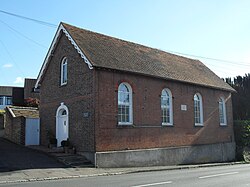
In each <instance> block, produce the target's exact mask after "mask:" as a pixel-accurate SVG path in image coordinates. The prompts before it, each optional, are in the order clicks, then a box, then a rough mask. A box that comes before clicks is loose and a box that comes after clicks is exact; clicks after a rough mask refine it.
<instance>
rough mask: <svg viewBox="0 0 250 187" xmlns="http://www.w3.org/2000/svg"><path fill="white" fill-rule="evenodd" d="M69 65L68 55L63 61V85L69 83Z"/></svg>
mask: <svg viewBox="0 0 250 187" xmlns="http://www.w3.org/2000/svg"><path fill="white" fill-rule="evenodd" d="M67 66H68V60H67V58H66V57H64V58H63V60H62V63H61V85H65V84H67V80H68V77H67V76H68V75H67V71H68V67H67Z"/></svg>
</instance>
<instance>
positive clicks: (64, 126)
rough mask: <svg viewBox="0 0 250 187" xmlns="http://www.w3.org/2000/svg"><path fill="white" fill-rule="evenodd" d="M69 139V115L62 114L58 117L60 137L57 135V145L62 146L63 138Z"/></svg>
mask: <svg viewBox="0 0 250 187" xmlns="http://www.w3.org/2000/svg"><path fill="white" fill-rule="evenodd" d="M67 139H68V116H67V115H60V116H59V117H58V137H57V142H58V143H57V144H58V145H57V146H61V142H62V141H63V140H67Z"/></svg>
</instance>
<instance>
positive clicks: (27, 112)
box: [7, 106, 39, 118]
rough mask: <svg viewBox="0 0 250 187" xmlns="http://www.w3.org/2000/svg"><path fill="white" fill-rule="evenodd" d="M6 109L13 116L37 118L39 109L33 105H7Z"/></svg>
mask: <svg viewBox="0 0 250 187" xmlns="http://www.w3.org/2000/svg"><path fill="white" fill-rule="evenodd" d="M7 110H9V112H10V113H11V114H12V116H13V117H19V116H23V117H26V118H39V110H38V108H35V107H19V106H8V107H7Z"/></svg>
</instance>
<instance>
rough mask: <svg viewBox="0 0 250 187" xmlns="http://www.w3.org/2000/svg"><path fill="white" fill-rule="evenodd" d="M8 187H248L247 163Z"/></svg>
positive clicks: (248, 172) (9, 185)
mask: <svg viewBox="0 0 250 187" xmlns="http://www.w3.org/2000/svg"><path fill="white" fill-rule="evenodd" d="M0 186H8V187H15V186H18V187H22V186H25V187H49V186H53V187H68V186H71V187H80V186H81V187H89V186H91V187H98V186H100V187H147V186H152V187H162V186H166V187H168V186H178V187H179V186H180V187H182V186H183V187H188V186H190V187H196V186H197V187H200V186H202V187H209V186H211V187H215V186H220V187H221V186H225V187H231V186H232V187H235V186H237V187H238V186H239V187H241V186H242V187H246V186H250V168H249V165H248V164H239V165H228V166H216V167H203V168H192V169H183V170H180V169H177V170H167V171H154V172H139V173H130V174H123V175H112V176H96V177H84V178H75V179H63V180H47V181H36V182H25V183H12V184H3V185H1V184H0Z"/></svg>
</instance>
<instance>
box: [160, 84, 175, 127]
mask: <svg viewBox="0 0 250 187" xmlns="http://www.w3.org/2000/svg"><path fill="white" fill-rule="evenodd" d="M163 92H166V93H167V94H168V97H167V99H169V106H165V105H163V104H162V98H163ZM163 108H166V109H167V108H169V122H163V120H162V126H173V100H172V93H171V91H170V89H168V88H164V89H163V90H162V92H161V113H162V116H161V119H163V111H162V109H163Z"/></svg>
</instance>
